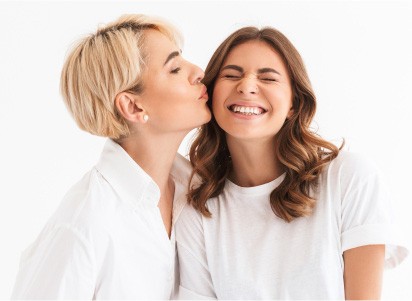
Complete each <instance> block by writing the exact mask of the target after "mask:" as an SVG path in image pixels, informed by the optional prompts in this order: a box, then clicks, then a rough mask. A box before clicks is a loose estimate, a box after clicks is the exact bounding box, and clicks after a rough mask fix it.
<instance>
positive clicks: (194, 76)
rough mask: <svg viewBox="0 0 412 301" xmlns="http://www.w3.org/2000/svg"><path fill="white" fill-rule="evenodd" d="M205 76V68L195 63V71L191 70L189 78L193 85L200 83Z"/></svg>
mask: <svg viewBox="0 0 412 301" xmlns="http://www.w3.org/2000/svg"><path fill="white" fill-rule="evenodd" d="M204 77H205V73H204V72H203V70H202V69H201V68H200V67H198V66H196V65H193V71H192V72H191V74H190V79H189V81H190V83H191V84H192V85H198V84H200V82H201V81H202V79H203V78H204Z"/></svg>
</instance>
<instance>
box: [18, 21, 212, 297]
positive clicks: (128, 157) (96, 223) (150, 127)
mask: <svg viewBox="0 0 412 301" xmlns="http://www.w3.org/2000/svg"><path fill="white" fill-rule="evenodd" d="M203 75H204V73H203V71H202V70H201V69H200V68H199V67H197V66H195V65H193V64H191V63H190V62H188V61H186V60H185V59H184V58H183V57H182V54H181V38H180V34H179V33H178V32H177V31H176V29H175V28H174V27H173V26H171V25H170V24H168V23H166V22H165V21H162V20H159V19H157V18H152V17H149V16H144V15H125V16H122V17H121V18H120V19H118V20H117V21H115V22H113V23H111V24H108V25H106V26H104V27H102V28H100V29H98V30H97V32H96V33H94V34H91V35H89V36H88V37H86V38H84V39H82V40H81V41H79V43H78V44H77V46H76V47H74V48H73V49H72V50H71V52H70V54H69V55H68V57H67V60H66V63H65V65H64V67H63V70H62V74H61V92H62V95H63V98H64V101H65V103H66V105H67V108H68V110H69V112H70V113H71V115H72V116H73V118H74V119H75V121H76V123H77V125H78V126H79V127H80V128H81V129H83V130H85V131H87V132H89V133H91V134H94V135H99V136H103V137H107V138H108V139H107V142H106V144H105V146H104V148H103V151H102V154H101V157H100V159H99V161H98V163H97V164H96V165H95V166H94V167H93V168H92V169H91V170H90V171H89V172H88V173H87V174H86V175H84V176H83V177H82V178H81V180H80V181H79V182H78V183H77V184H75V185H74V186H73V187H72V188H71V189H70V190H69V191H68V193H67V194H66V196H65V198H64V200H63V201H62V203H61V204H60V206H59V207H58V209H57V211H56V212H55V213H54V215H53V216H52V217H51V219H50V220H49V221H48V223H47V224H46V226H45V228H44V229H43V231H42V232H41V233H40V235H39V237H38V238H37V240H36V241H35V242H34V243H33V244H32V245H31V246H30V247H29V248H28V250H26V251H25V253H24V254H23V256H22V259H21V263H20V270H19V273H18V276H17V280H16V284H15V287H14V291H13V296H12V298H16V299H26V298H28V299H62V298H64V299H67V298H68V299H125V298H127V299H169V298H170V297H171V295H172V291H173V289H174V273H175V265H174V263H175V261H174V259H175V234H174V230H173V224H174V223H175V221H176V219H177V218H178V214H179V208H180V207H179V204H178V203H177V202H178V201H179V200H183V199H184V198H185V194H186V189H187V188H186V185H185V183H186V181H187V179H188V176H189V175H190V166H188V163H187V161H186V160H185V159H184V158H183V157H181V156H179V155H176V154H177V150H178V147H179V145H180V143H181V142H182V140H183V138H184V137H185V135H186V134H187V133H188V132H189V131H190V130H192V129H194V128H196V127H198V126H200V125H202V124H204V123H206V122H208V121H209V119H210V111H209V109H208V107H207V105H206V101H207V98H208V95H207V92H206V88H205V86H204V85H203V84H201V83H200V81H201V80H202V78H203ZM174 202H176V204H175V211H173V210H172V208H173V203H174ZM172 211H173V213H172Z"/></svg>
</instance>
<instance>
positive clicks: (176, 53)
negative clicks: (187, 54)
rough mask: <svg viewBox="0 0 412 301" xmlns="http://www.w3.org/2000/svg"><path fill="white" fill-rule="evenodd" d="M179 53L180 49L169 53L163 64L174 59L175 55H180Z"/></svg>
mask: <svg viewBox="0 0 412 301" xmlns="http://www.w3.org/2000/svg"><path fill="white" fill-rule="evenodd" d="M179 55H180V52H179V51H173V52H172V53H171V54H169V55H168V57H167V59H166V61H165V63H164V64H163V66H164V65H166V64H167V63H168V62H169V61H170V60H171V59H173V58H175V57H177V56H179Z"/></svg>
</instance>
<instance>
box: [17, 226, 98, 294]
mask: <svg viewBox="0 0 412 301" xmlns="http://www.w3.org/2000/svg"><path fill="white" fill-rule="evenodd" d="M89 250H90V248H88V243H87V241H86V240H85V239H84V238H83V237H82V235H80V234H79V233H78V232H77V231H76V230H75V229H72V228H70V227H69V226H59V227H56V228H54V229H52V230H50V231H49V232H48V233H47V234H44V235H43V236H41V237H40V238H39V239H38V240H37V241H36V242H35V243H34V244H33V245H32V246H31V247H30V248H29V249H27V250H26V251H25V252H24V253H23V255H22V258H21V261H20V269H19V272H18V274H17V279H16V282H15V285H14V288H13V292H12V296H11V298H12V299H92V298H93V294H94V285H93V269H92V267H93V265H92V260H91V258H92V257H91V256H90V253H89Z"/></svg>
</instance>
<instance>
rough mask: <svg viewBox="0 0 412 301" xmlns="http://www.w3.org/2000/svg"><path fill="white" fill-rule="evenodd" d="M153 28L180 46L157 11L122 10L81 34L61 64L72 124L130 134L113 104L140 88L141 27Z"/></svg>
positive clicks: (118, 134)
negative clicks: (93, 30)
mask: <svg viewBox="0 0 412 301" xmlns="http://www.w3.org/2000/svg"><path fill="white" fill-rule="evenodd" d="M147 29H155V30H158V31H159V32H161V33H163V34H165V35H166V36H167V37H169V38H170V39H171V40H172V41H173V42H174V43H176V45H177V46H178V47H181V46H182V42H183V40H182V36H181V35H180V33H179V31H178V30H177V29H176V28H175V27H174V26H173V25H171V24H169V23H168V22H167V21H165V20H162V19H160V18H157V17H150V16H146V15H140V14H133V15H123V16H121V17H120V18H119V19H118V20H116V21H114V22H112V23H109V24H107V25H105V26H103V27H101V28H99V29H98V30H97V32H96V33H94V34H91V35H89V36H87V37H85V38H83V39H81V40H80V41H79V42H78V43H77V44H76V45H75V47H74V48H73V49H72V50H71V51H70V53H69V54H68V57H67V59H66V62H65V64H64V66H63V70H62V73H61V79H60V91H61V94H62V96H63V99H64V102H65V104H66V107H67V109H68V110H69V112H70V114H71V115H72V117H73V118H74V120H75V121H76V123H77V125H78V126H79V127H80V128H81V129H82V130H85V131H87V132H89V133H91V134H94V135H98V136H104V137H110V138H112V139H117V138H120V137H125V136H128V135H129V134H130V130H129V127H128V125H127V123H126V121H125V120H124V119H123V117H122V116H121V115H120V114H119V113H118V111H117V109H116V106H115V98H116V95H118V94H119V93H121V92H123V91H130V92H132V93H136V94H139V93H141V92H142V91H143V88H144V87H143V84H144V83H142V72H143V70H144V67H145V59H146V55H147V54H146V53H145V52H144V39H143V38H142V37H143V32H144V31H145V30H147Z"/></svg>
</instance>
